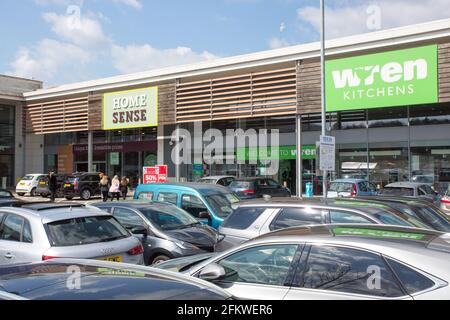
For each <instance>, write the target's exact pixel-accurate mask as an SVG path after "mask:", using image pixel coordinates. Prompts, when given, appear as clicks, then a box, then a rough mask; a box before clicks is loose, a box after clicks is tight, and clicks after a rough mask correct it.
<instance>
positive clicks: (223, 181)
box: [198, 176, 236, 187]
mask: <svg viewBox="0 0 450 320" xmlns="http://www.w3.org/2000/svg"><path fill="white" fill-rule="evenodd" d="M234 180H236V177H233V176H210V177H203V178H201V179H199V180H198V182H199V183H209V184H218V185H221V186H224V187H228V186H229V185H230V184H231V183H232V182H233V181H234Z"/></svg>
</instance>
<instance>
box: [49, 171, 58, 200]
mask: <svg viewBox="0 0 450 320" xmlns="http://www.w3.org/2000/svg"><path fill="white" fill-rule="evenodd" d="M57 188H58V182H57V180H56V175H55V173H54V172H53V171H50V172H49V173H48V190H49V191H50V201H51V202H55V197H56V189H57Z"/></svg>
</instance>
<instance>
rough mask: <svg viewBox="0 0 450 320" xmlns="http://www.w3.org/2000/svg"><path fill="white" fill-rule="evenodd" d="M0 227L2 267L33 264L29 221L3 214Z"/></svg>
mask: <svg viewBox="0 0 450 320" xmlns="http://www.w3.org/2000/svg"><path fill="white" fill-rule="evenodd" d="M0 216H2V217H3V222H2V224H1V226H0V265H3V264H14V263H22V262H31V261H33V260H34V259H32V256H33V255H34V253H35V252H34V251H33V250H32V238H31V228H30V224H29V222H28V221H26V220H25V219H24V218H23V217H20V216H18V215H15V214H2V213H0Z"/></svg>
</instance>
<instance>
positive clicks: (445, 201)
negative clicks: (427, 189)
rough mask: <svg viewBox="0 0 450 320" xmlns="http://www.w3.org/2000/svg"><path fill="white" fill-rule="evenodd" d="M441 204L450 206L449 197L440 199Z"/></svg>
mask: <svg viewBox="0 0 450 320" xmlns="http://www.w3.org/2000/svg"><path fill="white" fill-rule="evenodd" d="M441 203H445V204H450V197H449V196H444V197H442V199H441Z"/></svg>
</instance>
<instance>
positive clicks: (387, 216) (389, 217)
mask: <svg viewBox="0 0 450 320" xmlns="http://www.w3.org/2000/svg"><path fill="white" fill-rule="evenodd" d="M372 215H373V217H374V218H376V219H378V220H380V221H381V222H382V223H383V224H392V225H396V226H406V227H411V226H413V225H412V224H411V223H408V222H407V221H405V220H403V219H401V218H399V217H397V216H396V215H394V214H393V213H390V212H386V211H379V212H376V213H373V214H372Z"/></svg>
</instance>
